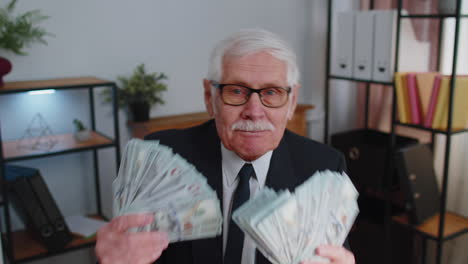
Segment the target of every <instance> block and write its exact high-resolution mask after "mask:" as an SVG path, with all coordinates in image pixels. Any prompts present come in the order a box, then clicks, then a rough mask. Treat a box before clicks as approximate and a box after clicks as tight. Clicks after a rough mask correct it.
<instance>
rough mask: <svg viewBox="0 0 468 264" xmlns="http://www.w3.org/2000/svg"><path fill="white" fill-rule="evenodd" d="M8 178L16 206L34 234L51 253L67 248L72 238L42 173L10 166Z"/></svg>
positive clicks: (7, 167) (7, 173)
mask: <svg viewBox="0 0 468 264" xmlns="http://www.w3.org/2000/svg"><path fill="white" fill-rule="evenodd" d="M5 176H6V177H5V178H6V180H7V182H8V189H9V191H10V192H11V193H12V194H13V202H14V205H16V207H17V209H18V211H19V215H20V216H21V217H22V218H23V221H24V222H25V223H26V225H27V227H28V228H29V229H30V230H31V231H32V233H34V234H35V235H36V236H37V237H38V238H39V239H40V240H41V241H42V242H43V244H44V246H45V247H46V248H47V249H48V250H49V251H51V252H54V251H58V250H60V249H62V248H63V247H65V246H66V245H67V244H68V243H69V242H70V241H71V240H72V234H71V233H70V231H69V229H68V227H67V225H66V223H65V220H64V218H63V216H62V214H61V213H60V210H59V208H58V206H57V204H56V203H55V201H54V199H53V197H52V195H51V193H50V192H49V189H48V188H47V185H46V184H45V182H44V180H43V179H42V176H41V174H40V172H39V170H37V169H33V168H27V167H20V166H12V165H7V166H6V175H5Z"/></svg>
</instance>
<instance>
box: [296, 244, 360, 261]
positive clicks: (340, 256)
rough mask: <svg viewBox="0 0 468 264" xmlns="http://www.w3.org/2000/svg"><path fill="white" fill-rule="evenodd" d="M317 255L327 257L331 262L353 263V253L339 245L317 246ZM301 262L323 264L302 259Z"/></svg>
mask: <svg viewBox="0 0 468 264" xmlns="http://www.w3.org/2000/svg"><path fill="white" fill-rule="evenodd" d="M316 253H317V255H319V256H321V257H324V258H328V259H329V260H330V263H331V264H354V263H355V261H354V255H353V253H351V252H350V251H349V250H347V249H346V248H344V247H340V246H331V245H323V246H320V247H318V248H317V251H316ZM301 264H323V262H312V261H304V262H302V263H301Z"/></svg>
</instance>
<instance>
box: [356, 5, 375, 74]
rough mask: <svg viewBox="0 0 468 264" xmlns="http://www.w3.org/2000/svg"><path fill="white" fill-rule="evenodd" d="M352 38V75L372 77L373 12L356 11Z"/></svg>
mask: <svg viewBox="0 0 468 264" xmlns="http://www.w3.org/2000/svg"><path fill="white" fill-rule="evenodd" d="M355 16H356V24H355V32H356V33H355V38H354V67H353V76H354V78H356V79H361V80H371V79H372V67H373V66H372V63H373V60H372V56H373V46H374V45H373V41H374V13H373V12H370V11H360V12H356V15H355Z"/></svg>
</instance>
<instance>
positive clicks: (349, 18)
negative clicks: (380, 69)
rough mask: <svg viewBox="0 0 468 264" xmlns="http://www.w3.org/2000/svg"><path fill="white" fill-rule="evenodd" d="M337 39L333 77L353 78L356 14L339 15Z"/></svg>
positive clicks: (345, 13) (342, 13) (341, 13)
mask: <svg viewBox="0 0 468 264" xmlns="http://www.w3.org/2000/svg"><path fill="white" fill-rule="evenodd" d="M336 39H337V41H336V42H335V43H336V46H335V51H336V55H335V56H333V63H332V75H336V76H340V77H348V78H351V77H353V57H354V56H353V55H354V46H353V44H354V12H340V13H338V15H337V34H336Z"/></svg>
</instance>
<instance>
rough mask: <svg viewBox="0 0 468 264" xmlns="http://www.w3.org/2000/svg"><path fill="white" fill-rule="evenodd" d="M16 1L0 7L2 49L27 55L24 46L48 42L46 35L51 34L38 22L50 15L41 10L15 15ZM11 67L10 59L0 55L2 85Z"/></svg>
mask: <svg viewBox="0 0 468 264" xmlns="http://www.w3.org/2000/svg"><path fill="white" fill-rule="evenodd" d="M16 1H17V0H12V1H11V2H10V3H9V4H8V5H7V6H6V7H1V8H0V49H3V50H6V51H10V52H13V53H15V54H17V55H27V53H26V52H25V51H24V48H25V47H28V46H29V45H30V44H32V43H34V42H40V43H42V44H47V42H46V41H45V40H44V37H45V36H46V35H51V34H49V33H47V32H46V31H45V30H44V29H43V28H41V27H39V26H37V24H38V23H40V22H42V21H43V20H46V19H47V18H48V17H47V16H44V15H42V14H41V12H40V11H39V10H32V11H28V12H26V13H24V14H18V15H17V16H13V11H14V8H15V5H16ZM11 68H12V66H11V63H10V61H9V60H7V59H6V58H3V57H1V56H0V86H2V85H3V76H4V75H5V74H7V73H9V72H10V71H11Z"/></svg>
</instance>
